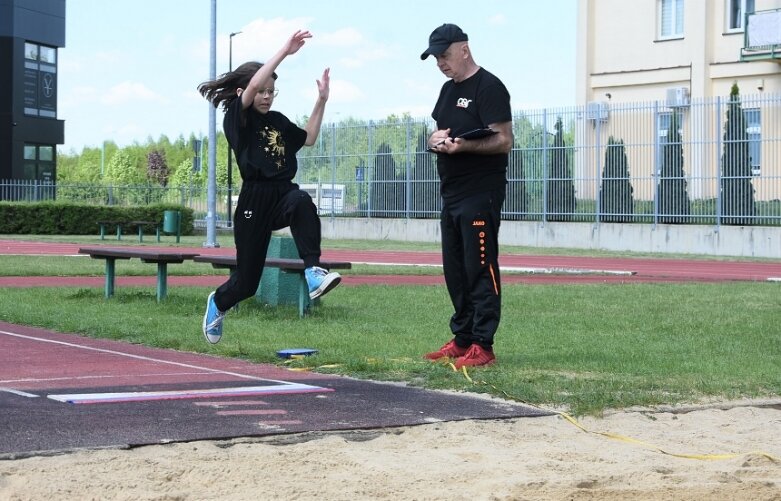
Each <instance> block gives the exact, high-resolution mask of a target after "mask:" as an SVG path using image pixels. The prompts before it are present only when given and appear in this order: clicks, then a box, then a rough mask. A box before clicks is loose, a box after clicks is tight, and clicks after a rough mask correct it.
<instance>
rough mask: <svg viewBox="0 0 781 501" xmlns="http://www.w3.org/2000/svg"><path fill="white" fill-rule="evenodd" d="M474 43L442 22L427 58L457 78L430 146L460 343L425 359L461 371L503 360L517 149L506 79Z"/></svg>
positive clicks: (446, 91)
mask: <svg viewBox="0 0 781 501" xmlns="http://www.w3.org/2000/svg"><path fill="white" fill-rule="evenodd" d="M468 41H469V38H468V37H467V35H466V33H464V32H463V31H462V30H461V28H459V27H458V26H456V25H454V24H443V25H442V26H440V27H439V28H437V29H435V30H434V31H433V32H432V33H431V36H430V37H429V47H428V49H426V51H425V52H423V54H421V55H420V58H421V59H426V58H427V57H428V56H430V55H431V56H434V57H435V58H436V61H437V67H438V68H439V70H440V71H441V72H442V73H444V74H445V76H446V77H448V78H449V79H450V80H448V81H447V82H445V84H444V85H443V86H442V89H441V90H440V92H439V99H438V100H437V103H436V105H435V106H434V111H433V112H432V113H431V116H432V117H433V118H434V120H435V121H436V128H437V130H435V131H434V132H433V133H432V134H431V137H429V140H428V145H429V151H432V152H434V153H435V154H436V155H437V170H438V172H439V177H440V180H441V194H442V202H443V203H442V213H441V215H440V227H441V232H442V263H443V265H444V274H445V283H446V284H447V289H448V293H449V294H450V299H451V301H452V303H453V307H454V309H455V312H454V313H453V316H452V317H451V318H450V330H451V331H452V333H453V336H454V338H453V339H452V340H451V341H449V342H448V343H446V344H445V345H444V346H442V348H440V349H439V350H437V351H435V352H432V353H428V354H426V355H425V357H426V358H427V359H429V360H438V359H440V358H444V357H448V358H454V359H456V360H455V367H456V368H457V369H460V368H461V367H465V366H472V367H474V366H484V365H490V364H492V363H494V362H495V361H496V357H495V355H494V352H493V344H494V334H495V333H496V330H497V328H498V327H499V318H500V316H501V283H500V279H499V261H498V254H499V250H498V245H499V222H500V216H501V209H502V203H504V197H505V190H506V186H507V164H508V160H509V153H510V150H511V149H512V144H513V134H512V110H511V108H510V94H509V92H508V91H507V88H506V87H505V86H504V84H503V83H502V82H501V80H499V79H498V78H497V77H496V76H494V75H493V74H491V73H490V72H488V71H486V70H485V69H484V68H481V67H480V66H478V65H477V63H475V61H474V59H473V58H472V52H471V50H470V48H469V43H468Z"/></svg>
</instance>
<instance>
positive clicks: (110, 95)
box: [98, 82, 167, 106]
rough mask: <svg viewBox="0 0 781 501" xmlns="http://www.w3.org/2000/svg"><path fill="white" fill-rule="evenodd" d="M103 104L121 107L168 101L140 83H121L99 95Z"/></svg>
mask: <svg viewBox="0 0 781 501" xmlns="http://www.w3.org/2000/svg"><path fill="white" fill-rule="evenodd" d="M98 99H99V101H100V103H101V104H105V105H108V106H119V105H123V104H133V105H143V104H144V103H165V102H167V99H166V98H165V97H163V96H161V95H160V94H157V93H156V92H153V91H152V90H150V89H149V87H147V86H146V85H144V84H143V83H140V82H120V83H118V84H117V85H114V86H113V87H111V88H109V89H107V90H106V91H105V92H101V93H100V94H99V98H98Z"/></svg>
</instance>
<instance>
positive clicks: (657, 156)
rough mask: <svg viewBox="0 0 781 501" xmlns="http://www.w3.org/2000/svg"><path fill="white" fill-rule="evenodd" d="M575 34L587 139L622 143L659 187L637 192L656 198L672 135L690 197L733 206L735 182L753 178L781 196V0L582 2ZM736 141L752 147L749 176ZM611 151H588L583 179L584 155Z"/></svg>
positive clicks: (639, 177) (639, 171) (762, 194)
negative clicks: (735, 156)
mask: <svg viewBox="0 0 781 501" xmlns="http://www.w3.org/2000/svg"><path fill="white" fill-rule="evenodd" d="M577 40H578V45H577V101H578V104H579V105H580V106H583V108H584V110H585V113H584V115H585V119H584V120H580V121H577V124H578V125H577V134H578V137H579V138H580V139H579V142H580V144H589V145H598V146H597V147H596V150H599V148H600V147H601V148H602V150H603V151H604V148H605V145H608V144H613V142H617V141H620V142H621V145H622V147H623V146H625V147H626V154H627V157H628V163H629V164H630V172H631V177H632V181H633V183H642V182H645V183H646V185H647V186H649V187H650V189H648V190H645V191H640V192H638V191H637V190H636V192H635V195H636V196H639V197H640V198H641V199H644V200H656V199H658V195H659V193H658V191H657V187H658V186H660V185H661V184H663V183H664V182H665V179H663V177H664V175H665V174H664V169H665V161H666V160H669V159H666V158H665V155H667V156H669V151H670V148H667V147H666V146H667V145H669V144H670V143H671V142H673V143H676V144H680V149H681V151H680V157H681V158H682V160H681V161H680V163H681V165H680V166H679V167H680V168H679V169H678V171H677V172H679V174H676V177H680V178H681V182H682V183H683V184H684V185H685V191H686V195H685V196H686V198H687V200H686V203H687V204H689V198H691V201H692V203H695V202H696V203H700V204H704V203H716V204H717V205H719V206H720V207H721V206H724V205H725V204H724V202H723V200H722V199H723V198H724V197H728V196H731V193H732V192H730V191H729V190H727V191H725V189H724V186H725V183H724V181H725V179H726V180H727V181H728V182H732V181H735V182H736V183H737V182H742V181H740V180H741V179H743V178H745V181H746V182H747V183H749V184H750V188H747V190H750V192H751V196H752V197H753V199H754V200H755V201H768V200H775V199H778V193H779V190H781V140H780V139H779V138H781V0H633V1H624V0H579V1H578V36H577ZM735 85H736V86H737V87H736V88H737V89H738V90H739V101H738V100H735V104H737V105H738V106H737V107H735V106H733V102H732V101H733V98H732V97H731V91H732V90H733V89H734V88H735V87H734V86H735ZM730 110H733V111H730ZM738 111H739V112H740V115H741V117H740V122H738V121H737V119H736V117H734V116H732V117H731V115H730V114H731V113H732V114H733V115H734V114H735V113H737V112H738ZM728 122H729V123H728ZM738 123H739V127H740V129H741V130H740V134H738V135H737V136H734V134H733V133H732V132H731V133H730V134H733V135H728V134H727V133H726V130H727V127H728V125H730V124H738ZM731 137H737V140H736V141H738V142H741V143H745V144H747V147H748V151H749V154H748V155H745V156H750V160H748V162H749V163H750V168H747V169H745V170H746V173H745V174H744V173H743V170H742V169H743V167H742V166H737V165H734V164H735V163H736V162H735V161H733V160H732V159H726V160H725V158H726V156H727V155H726V154H725V151H728V149H729V147H730V144H731V141H733V140H732V139H730V138H731ZM725 145H726V146H725ZM603 151H595V150H589V151H588V153H586V152H581V153H580V154H579V156H578V158H577V159H576V166H575V170H576V177H578V176H585V175H587V173H589V172H592V171H593V169H594V167H593V165H594V161H592V160H591V159H589V158H586V155H593V156H595V157H597V158H599V157H600V156H601V155H604V153H603ZM676 154H677V153H676ZM730 162H732V164H730ZM668 163H669V162H668ZM734 172H740V173H739V174H733V173H734ZM667 181H669V179H668V180H667ZM590 186H593V185H590ZM585 188H586V189H588V187H585ZM580 195H581V196H584V195H585V196H588V195H592V196H596V195H595V194H589V193H584V192H581V193H580ZM750 203H751V202H750Z"/></svg>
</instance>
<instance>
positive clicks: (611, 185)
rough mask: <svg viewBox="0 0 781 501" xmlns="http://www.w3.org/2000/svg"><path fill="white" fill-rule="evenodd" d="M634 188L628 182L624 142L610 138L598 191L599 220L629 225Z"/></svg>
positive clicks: (632, 211) (632, 207) (632, 209)
mask: <svg viewBox="0 0 781 501" xmlns="http://www.w3.org/2000/svg"><path fill="white" fill-rule="evenodd" d="M633 194H634V188H632V183H631V181H630V180H629V166H628V162H627V159H626V148H624V141H623V140H618V141H616V140H615V139H613V136H610V137H609V138H608V140H607V149H605V168H604V171H603V172H602V186H601V187H600V189H599V220H600V221H606V222H611V223H629V222H631V221H632V214H634V212H635V210H634V195H633Z"/></svg>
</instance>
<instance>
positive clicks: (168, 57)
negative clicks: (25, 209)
mask: <svg viewBox="0 0 781 501" xmlns="http://www.w3.org/2000/svg"><path fill="white" fill-rule="evenodd" d="M216 5H217V9H216V11H217V15H216V23H215V24H216V46H215V47H216V69H215V75H216V76H219V75H221V74H222V73H225V72H227V71H228V69H229V63H232V66H233V68H235V67H237V66H238V65H239V64H241V63H243V62H246V61H250V60H253V61H261V62H263V61H265V60H266V59H267V58H269V57H271V56H272V55H273V54H275V53H276V52H277V51H278V50H279V48H280V47H281V46H282V45H283V43H284V42H285V41H286V40H287V39H288V38H289V37H290V35H291V34H292V33H293V32H295V31H296V30H298V29H305V30H309V31H310V32H311V33H312V35H313V37H312V38H311V39H309V40H307V43H306V45H305V46H304V47H302V48H301V50H299V51H298V52H297V53H296V54H294V55H292V56H288V57H287V58H286V59H285V60H284V61H283V62H282V63H281V64H280V66H279V67H278V68H277V74H278V75H279V79H278V80H277V82H276V87H277V88H278V89H279V96H278V97H277V98H276V99H275V101H274V105H273V108H272V109H275V110H277V111H280V112H282V113H284V114H285V115H287V116H288V118H290V119H291V120H294V121H295V120H297V119H298V118H301V117H304V116H308V115H309V114H311V111H312V107H313V106H314V103H315V99H316V96H317V84H316V80H317V79H319V78H320V77H321V75H322V73H323V70H324V69H325V68H327V67H328V68H330V75H331V95H330V99H329V100H328V104H327V105H326V111H325V118H324V123H325V124H328V123H334V122H335V123H338V122H340V121H341V120H344V119H347V118H351V117H352V118H358V119H364V120H377V121H380V120H383V119H385V118H387V117H388V116H389V115H391V114H395V115H402V114H403V113H409V114H410V115H411V116H412V117H413V118H425V117H429V116H430V114H431V109H432V108H433V105H434V102H435V101H436V98H437V95H438V93H439V89H440V87H441V86H442V84H443V83H444V82H445V80H446V77H445V76H444V75H443V74H442V73H441V72H440V71H439V70H438V69H437V67H436V63H435V60H434V58H433V57H429V58H428V59H426V60H425V61H421V60H420V54H421V53H422V52H423V51H424V50H425V49H426V48H427V47H428V36H429V34H430V33H431V31H432V30H434V28H436V27H437V26H439V25H441V24H443V23H454V24H457V25H459V26H460V27H461V28H462V29H463V30H464V32H466V33H467V35H468V36H469V45H470V47H471V49H472V54H473V56H474V58H475V61H476V62H477V64H479V65H480V66H483V67H484V68H486V69H487V70H489V71H491V72H492V73H494V74H495V75H497V76H498V77H499V78H500V79H502V81H503V82H504V83H505V85H506V86H507V88H508V89H509V91H510V95H511V104H512V108H513V110H519V109H539V108H543V107H556V106H571V105H574V103H575V31H576V17H577V0H545V1H544V2H533V1H531V0H480V1H474V0H470V1H463V0H451V1H449V2H419V1H409V0H407V1H405V0H395V1H376V0H375V1H372V0H330V1H326V0H276V1H273V2H268V1H262V0H216ZM211 13H212V0H110V1H109V0H67V2H66V22H65V30H66V34H65V47H64V48H61V49H59V53H58V56H59V61H58V84H59V87H58V111H57V118H58V119H60V120H64V121H65V143H64V145H62V146H60V147H59V149H60V151H61V152H66V153H80V152H81V150H82V149H83V148H84V147H92V148H94V147H100V146H101V145H102V143H103V141H114V142H115V143H117V144H118V145H119V146H126V145H129V144H132V143H134V142H138V143H145V142H146V141H147V139H149V138H151V139H152V140H157V139H159V138H160V136H162V135H166V136H168V138H169V139H170V140H172V141H173V140H175V139H177V138H178V137H179V136H180V135H181V136H184V137H185V138H189V137H190V134H191V133H194V134H195V135H197V136H202V137H207V136H208V133H209V106H210V105H209V103H208V102H207V101H206V100H205V99H204V98H203V97H202V96H201V95H200V94H199V93H198V92H197V86H198V84H200V83H201V82H203V81H206V80H209V79H210V78H211V76H212V75H211V69H210V56H211V29H212V16H211ZM238 32H240V33H238ZM230 33H238V34H236V35H234V36H233V37H232V38H231V37H230ZM230 40H232V43H230ZM231 47H232V51H231ZM231 56H232V57H231ZM216 128H217V130H218V131H219V130H221V129H222V111H221V110H217V113H216Z"/></svg>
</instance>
